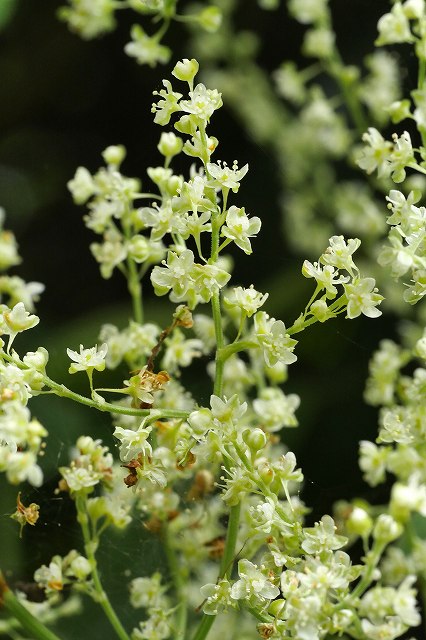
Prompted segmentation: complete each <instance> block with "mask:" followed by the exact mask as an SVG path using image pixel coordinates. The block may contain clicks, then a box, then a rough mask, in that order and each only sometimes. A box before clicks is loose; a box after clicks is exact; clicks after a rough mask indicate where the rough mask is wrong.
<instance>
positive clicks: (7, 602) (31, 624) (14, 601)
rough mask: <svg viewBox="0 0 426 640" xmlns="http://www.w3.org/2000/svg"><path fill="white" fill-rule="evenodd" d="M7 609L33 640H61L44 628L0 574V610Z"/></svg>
mask: <svg viewBox="0 0 426 640" xmlns="http://www.w3.org/2000/svg"><path fill="white" fill-rule="evenodd" d="M3 607H4V609H6V611H8V613H10V614H11V615H12V616H13V617H14V618H16V620H18V622H19V624H20V625H21V627H22V628H23V629H24V630H25V631H26V632H27V633H28V634H29V636H30V638H33V640H60V638H59V637H58V636H57V635H56V634H54V633H53V632H52V631H50V630H49V629H48V628H47V627H45V626H44V624H43V623H42V622H40V620H38V619H37V618H35V617H34V616H33V615H32V614H31V613H30V612H29V611H28V609H26V608H25V607H24V606H23V605H22V604H21V603H20V602H19V600H18V598H17V597H16V596H15V594H14V593H13V592H12V591H11V589H9V587H8V586H7V584H6V582H5V580H4V578H3V575H2V573H1V572H0V610H1V608H3Z"/></svg>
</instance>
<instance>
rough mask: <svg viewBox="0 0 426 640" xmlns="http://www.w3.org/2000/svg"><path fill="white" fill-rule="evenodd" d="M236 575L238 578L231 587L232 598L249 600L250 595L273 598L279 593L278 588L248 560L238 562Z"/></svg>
mask: <svg viewBox="0 0 426 640" xmlns="http://www.w3.org/2000/svg"><path fill="white" fill-rule="evenodd" d="M238 575H239V577H240V579H239V580H237V582H235V583H234V584H233V585H232V588H231V598H233V599H234V600H249V599H250V598H251V597H252V596H254V597H255V598H261V599H264V600H273V599H274V598H276V597H277V596H278V595H279V593H280V590H279V588H278V587H276V586H275V585H273V584H272V583H271V582H269V580H268V578H267V577H266V576H264V575H263V573H262V572H261V571H259V569H258V568H257V566H256V565H255V564H253V563H252V562H250V560H245V559H243V560H240V561H239V562H238Z"/></svg>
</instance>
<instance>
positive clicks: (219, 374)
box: [212, 291, 225, 397]
mask: <svg viewBox="0 0 426 640" xmlns="http://www.w3.org/2000/svg"><path fill="white" fill-rule="evenodd" d="M219 296H220V294H219V291H215V292H214V293H213V296H212V312H213V322H214V329H215V333H216V345H217V346H216V359H215V362H216V367H215V377H214V387H213V393H214V395H215V396H219V397H220V396H221V395H222V388H223V369H224V366H225V360H224V359H223V358H222V357H221V356H220V353H221V350H222V349H223V345H224V339H223V328H222V315H221V312H220V297H219Z"/></svg>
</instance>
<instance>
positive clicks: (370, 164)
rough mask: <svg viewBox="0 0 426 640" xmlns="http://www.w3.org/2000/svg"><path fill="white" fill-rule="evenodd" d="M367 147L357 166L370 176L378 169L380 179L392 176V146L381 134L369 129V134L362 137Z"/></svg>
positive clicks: (371, 128)
mask: <svg viewBox="0 0 426 640" xmlns="http://www.w3.org/2000/svg"><path fill="white" fill-rule="evenodd" d="M362 139H363V141H364V142H366V143H367V144H368V145H369V146H365V147H364V148H363V150H362V155H361V157H360V158H358V161H357V164H358V166H360V167H361V169H364V171H366V172H367V173H368V174H370V173H373V171H375V170H376V169H377V173H378V176H379V178H384V177H386V176H388V175H389V174H390V164H389V162H390V157H391V152H392V144H391V143H390V142H389V141H388V140H385V139H384V138H383V136H382V135H381V133H379V132H378V131H377V129H375V128H374V127H369V129H368V132H367V133H364V134H363V136H362Z"/></svg>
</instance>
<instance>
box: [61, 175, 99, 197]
mask: <svg viewBox="0 0 426 640" xmlns="http://www.w3.org/2000/svg"><path fill="white" fill-rule="evenodd" d="M67 187H68V189H69V190H70V191H71V195H72V197H73V200H74V202H75V204H84V203H85V202H87V200H88V199H89V198H91V197H92V196H93V194H94V193H95V192H96V189H97V188H96V184H95V181H94V180H93V177H92V175H91V174H90V173H89V171H88V170H87V169H86V168H85V167H78V169H77V171H76V172H75V176H74V178H73V179H72V180H70V181H69V182H68V183H67Z"/></svg>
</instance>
